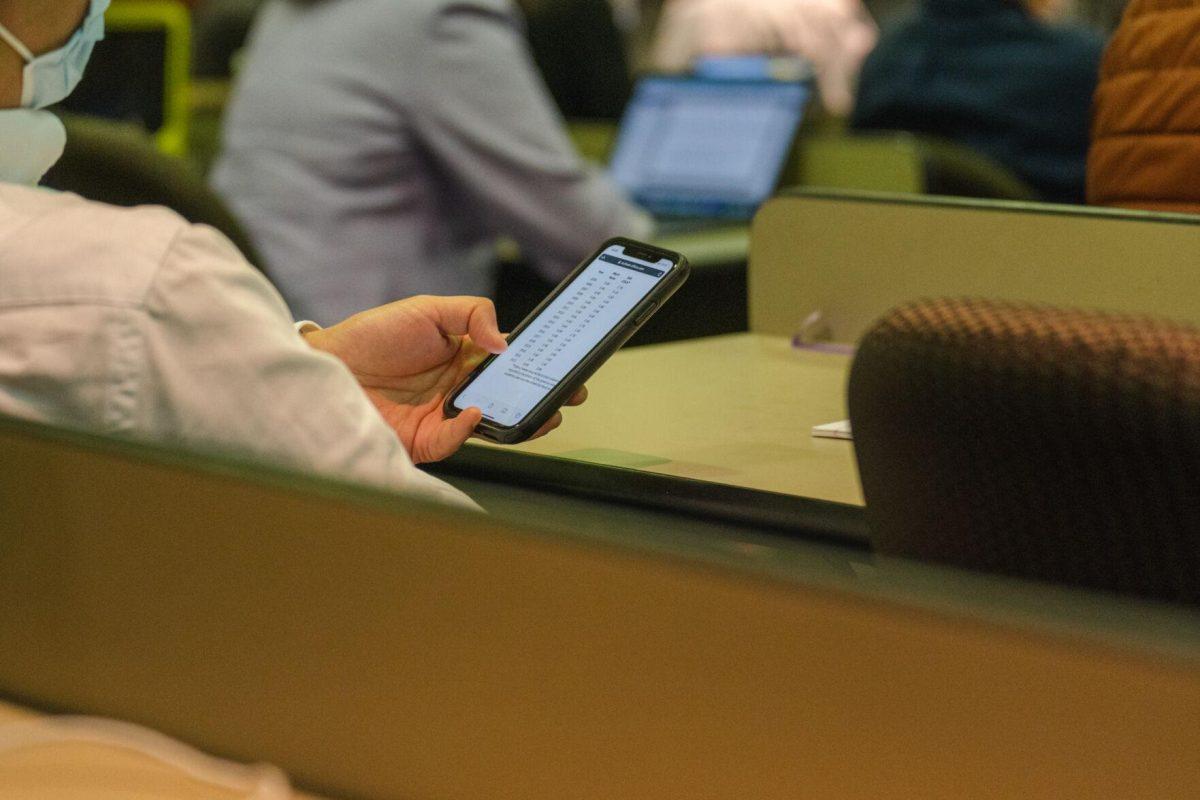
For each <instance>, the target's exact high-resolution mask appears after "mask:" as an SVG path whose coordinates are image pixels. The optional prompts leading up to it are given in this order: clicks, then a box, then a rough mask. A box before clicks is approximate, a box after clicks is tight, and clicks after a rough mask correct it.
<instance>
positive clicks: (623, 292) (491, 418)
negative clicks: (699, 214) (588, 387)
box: [444, 238, 689, 444]
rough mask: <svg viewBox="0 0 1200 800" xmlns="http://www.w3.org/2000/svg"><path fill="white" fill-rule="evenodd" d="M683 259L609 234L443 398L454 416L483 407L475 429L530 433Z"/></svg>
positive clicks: (636, 322)
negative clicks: (504, 344) (504, 343)
mask: <svg viewBox="0 0 1200 800" xmlns="http://www.w3.org/2000/svg"><path fill="white" fill-rule="evenodd" d="M688 272H689V267H688V264H687V260H686V259H685V258H684V257H683V256H681V255H680V254H678V253H674V252H671V251H669V250H663V249H662V248H659V247H654V246H653V245H648V244H643V243H641V242H635V241H633V240H631V239H624V238H617V239H610V240H609V241H607V242H605V243H604V244H603V245H602V246H601V247H600V250H599V251H598V252H596V253H595V254H594V255H592V256H591V257H590V258H588V259H587V260H586V261H584V262H583V263H582V264H580V265H579V266H578V267H576V268H575V270H574V271H572V272H571V274H570V275H568V276H567V277H566V278H565V279H564V280H563V282H562V283H561V284H559V285H558V287H557V288H555V290H554V291H553V292H551V293H550V296H549V297H547V298H546V299H545V300H543V301H542V303H541V304H540V305H539V306H538V307H537V308H535V309H534V310H533V312H532V313H531V314H530V315H529V316H528V317H526V318H525V320H524V321H523V322H522V323H521V324H520V325H518V326H517V328H516V329H515V330H514V331H513V332H512V335H511V336H509V340H508V349H507V350H505V351H504V352H503V353H501V354H499V355H493V356H490V357H488V358H487V359H486V360H484V362H483V363H482V364H480V365H479V366H478V367H477V368H476V369H475V370H474V371H473V372H472V373H471V374H470V375H469V376H467V378H466V380H464V381H463V382H462V384H460V385H459V386H458V387H457V388H456V389H455V390H454V391H453V392H451V393H450V395H449V396H448V397H447V398H446V402H445V406H444V412H445V414H446V416H447V417H455V416H457V415H458V414H460V413H462V412H463V411H465V410H466V409H468V408H472V407H478V408H479V409H481V410H482V411H483V421H482V422H481V423H480V424H479V427H478V428H476V431H475V432H476V435H479V436H482V437H484V438H487V439H491V440H492V441H495V442H502V443H506V444H511V443H515V442H521V441H524V440H526V439H528V438H529V437H530V436H532V435H533V434H534V433H535V432H536V431H537V430H538V429H539V428H540V427H541V426H542V425H543V424H544V423H545V422H546V421H547V420H548V419H550V417H551V416H553V415H554V412H555V411H557V410H558V408H559V406H561V405H562V404H563V403H564V402H565V401H566V400H567V398H569V397H570V396H571V395H572V394H574V393H575V391H576V390H578V389H579V387H581V386H582V385H583V383H584V381H586V380H587V379H588V378H589V377H590V376H591V375H592V373H593V372H595V371H596V369H598V368H599V367H600V365H601V364H603V363H604V362H605V361H606V360H608V358H609V356H611V355H612V354H613V353H615V352H616V351H617V349H618V348H620V346H621V345H622V344H624V343H625V342H626V341H627V340H628V339H629V337H630V336H632V335H633V334H634V333H636V332H637V330H638V328H640V327H641V326H642V324H643V323H645V321H646V320H647V319H649V318H650V317H651V315H653V314H654V312H655V311H656V310H657V309H658V308H660V307H661V306H662V304H663V303H664V302H666V300H667V298H669V297H670V296H671V295H672V294H674V293H675V290H676V289H678V288H679V287H680V285H682V284H683V282H684V280H686V279H687V275H688Z"/></svg>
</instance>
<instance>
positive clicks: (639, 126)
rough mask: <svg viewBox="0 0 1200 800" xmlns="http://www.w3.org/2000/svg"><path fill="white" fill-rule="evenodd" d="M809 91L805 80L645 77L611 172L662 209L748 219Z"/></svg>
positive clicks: (770, 181) (773, 176)
mask: <svg viewBox="0 0 1200 800" xmlns="http://www.w3.org/2000/svg"><path fill="white" fill-rule="evenodd" d="M810 92H811V89H810V88H809V85H808V84H806V83H800V82H782V81H760V80H748V81H741V80H706V79H700V78H689V77H667V76H658V77H650V78H643V79H642V80H641V81H640V82H639V83H638V86H637V89H636V90H635V91H634V96H633V99H632V100H631V101H630V103H629V108H628V109H627V110H626V111H625V116H624V118H623V119H622V120H621V130H620V133H619V134H618V137H617V145H616V148H615V150H614V152H613V157H612V163H611V166H610V172H611V174H612V177H613V179H614V180H615V181H616V182H617V184H618V185H620V186H621V187H622V188H623V189H624V190H625V191H626V192H627V193H628V194H629V195H630V196H631V197H632V198H633V200H634V201H635V202H637V203H638V204H639V205H641V206H642V207H644V208H646V209H648V210H649V211H651V212H653V213H655V214H658V215H660V216H683V215H688V216H715V217H742V218H746V219H748V218H749V217H750V216H752V215H753V214H754V211H755V209H757V208H758V206H759V205H760V204H761V203H762V202H763V201H764V200H766V199H767V198H768V197H769V196H770V194H771V191H772V190H773V189H774V188H775V184H776V182H777V181H778V180H779V173H780V171H781V170H782V169H783V165H784V162H785V161H786V160H787V157H788V154H789V152H790V150H791V144H792V140H793V139H794V137H795V135H796V128H797V127H798V126H799V124H800V118H801V116H802V114H803V111H804V105H805V102H806V101H807V100H808V97H809V94H810Z"/></svg>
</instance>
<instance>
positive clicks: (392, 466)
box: [138, 225, 478, 509]
mask: <svg viewBox="0 0 1200 800" xmlns="http://www.w3.org/2000/svg"><path fill="white" fill-rule="evenodd" d="M144 307H145V309H146V314H145V319H144V320H142V322H141V326H142V328H143V330H142V336H140V337H138V339H139V340H140V342H141V347H143V348H144V349H145V352H143V353H141V354H140V356H141V359H142V362H143V363H144V364H145V371H146V372H145V374H144V376H143V380H142V381H141V382H140V384H141V385H140V390H139V394H140V397H139V402H138V404H139V406H141V413H142V415H144V417H143V425H142V426H141V427H143V429H144V430H148V431H152V432H155V434H156V435H158V436H159V437H160V438H167V439H170V438H174V437H178V439H179V440H180V442H181V443H184V444H187V445H189V446H193V447H201V448H204V449H208V450H214V449H215V450H219V451H220V452H223V453H227V454H231V455H239V456H243V457H250V458H253V459H256V460H261V461H266V462H270V463H274V464H278V465H281V466H285V467H289V468H293V469H297V470H301V471H308V472H314V473H318V474H321V475H325V476H329V477H334V478H339V479H343V480H351V481H357V482H360V483H365V484H370V485H373V486H377V487H383V488H389V489H398V490H402V491H406V492H414V493H418V494H421V495H425V496H427V497H430V498H433V499H435V500H439V501H443V502H448V503H452V504H456V505H459V506H467V507H470V508H473V509H478V506H477V505H475V503H474V502H473V501H471V500H470V499H469V498H467V496H466V495H464V494H463V493H462V492H460V491H458V490H457V489H454V488H453V487H451V486H449V485H448V484H446V483H444V482H442V481H440V480H437V479H436V478H434V477H432V476H430V475H427V474H425V473H424V472H421V471H420V470H419V469H417V468H416V466H415V465H414V464H413V463H412V460H411V459H410V458H409V455H408V453H407V452H406V451H405V449H404V447H403V445H402V443H401V442H400V440H399V438H398V437H397V436H396V435H395V433H394V432H393V431H392V430H391V428H389V427H388V426H387V425H386V423H384V421H383V418H382V417H381V416H380V415H379V413H378V411H377V410H376V409H375V407H374V406H373V405H372V404H371V402H370V401H369V400H368V399H367V397H366V395H365V394H364V393H363V391H362V390H361V388H360V387H359V385H358V382H357V381H356V380H355V379H354V376H353V375H352V374H351V373H350V371H349V369H348V368H347V367H346V366H345V365H344V364H342V362H341V361H339V360H338V359H337V358H335V357H333V356H331V355H329V354H326V353H321V352H318V351H316V350H313V349H312V348H310V347H309V346H308V345H307V344H305V343H304V341H303V339H302V338H301V337H300V336H298V335H297V330H296V329H295V328H294V327H293V321H292V318H291V315H290V313H289V312H288V309H287V307H286V306H285V304H284V302H283V299H282V298H281V297H280V296H279V294H278V293H277V292H276V291H275V289H274V287H272V286H271V285H270V283H269V282H268V281H267V280H266V279H265V278H264V277H263V276H262V275H261V274H260V273H258V272H257V271H256V270H255V269H254V268H253V267H251V266H250V265H249V264H248V263H247V262H246V260H245V259H244V258H243V257H242V256H241V254H240V253H239V252H238V251H237V249H236V248H235V247H234V246H233V245H232V244H231V243H230V242H229V241H228V240H227V239H225V237H223V236H221V235H220V234H219V233H217V232H216V231H215V230H212V229H211V228H207V227H204V226H195V225H189V226H186V227H183V228H181V232H180V233H179V235H178V236H177V237H176V238H175V240H174V242H173V243H172V245H171V247H170V249H169V250H168V252H167V255H166V257H165V259H164V261H163V264H162V267H161V269H160V270H159V272H158V274H157V276H156V278H155V280H154V282H153V284H152V285H151V287H150V289H149V292H148V294H147V297H146V301H145V305H144Z"/></svg>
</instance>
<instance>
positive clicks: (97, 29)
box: [0, 0, 109, 108]
mask: <svg viewBox="0 0 1200 800" xmlns="http://www.w3.org/2000/svg"><path fill="white" fill-rule="evenodd" d="M108 4H109V0H92V7H91V9H90V10H89V11H88V13H87V17H86V18H85V19H84V20H83V24H82V25H80V26H79V30H77V31H75V34H74V35H73V36H72V37H71V40H70V41H69V42H67V43H66V44H65V45H63V46H62V47H60V48H58V49H57V50H54V51H51V52H49V53H43V54H42V55H40V56H35V55H34V54H33V53H32V52H30V50H29V48H28V47H26V46H25V45H24V44H22V43H21V40H20V39H18V38H17V37H16V36H13V35H12V33H11V32H10V31H9V30H8V29H7V28H5V27H4V26H3V25H0V39H3V40H4V41H5V42H7V43H8V45H9V46H10V47H11V48H12V49H14V50H16V51H17V53H18V54H20V56H21V58H22V59H24V60H25V71H24V72H23V73H22V79H23V83H22V85H21V106H22V107H23V108H45V107H46V106H52V105H54V104H55V103H57V102H59V101H61V100H62V99H64V98H65V97H66V96H67V95H69V94H70V93H71V92H72V90H74V88H75V87H76V86H78V85H79V79H80V78H82V77H83V68H84V67H85V66H87V62H88V59H89V58H91V56H92V47H93V46H94V45H95V44H96V42H98V41H100V40H101V39H103V38H104V12H105V11H106V10H107V9H108Z"/></svg>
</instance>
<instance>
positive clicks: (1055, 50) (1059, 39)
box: [1038, 25, 1105, 80]
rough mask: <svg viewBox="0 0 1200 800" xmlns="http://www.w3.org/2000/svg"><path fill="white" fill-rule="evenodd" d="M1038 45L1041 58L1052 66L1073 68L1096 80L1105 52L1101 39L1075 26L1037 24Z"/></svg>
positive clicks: (1063, 68) (1058, 68)
mask: <svg viewBox="0 0 1200 800" xmlns="http://www.w3.org/2000/svg"><path fill="white" fill-rule="evenodd" d="M1038 28H1039V31H1038V33H1039V35H1038V44H1039V45H1040V47H1039V50H1040V51H1041V57H1042V58H1043V59H1044V60H1045V62H1047V63H1048V64H1053V65H1056V66H1055V69H1057V70H1062V71H1074V72H1076V73H1079V74H1080V75H1081V76H1082V77H1085V78H1088V79H1090V80H1095V78H1096V76H1097V74H1098V73H1099V70H1100V59H1101V58H1102V57H1103V55H1104V45H1105V40H1104V38H1103V37H1102V36H1101V35H1100V34H1098V33H1096V32H1095V31H1093V30H1091V29H1090V28H1084V27H1081V26H1077V25H1039V26H1038Z"/></svg>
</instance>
